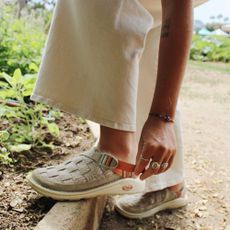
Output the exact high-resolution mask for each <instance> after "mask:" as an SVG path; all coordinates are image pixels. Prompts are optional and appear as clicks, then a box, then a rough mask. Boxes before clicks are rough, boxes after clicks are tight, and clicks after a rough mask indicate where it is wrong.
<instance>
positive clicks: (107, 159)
mask: <svg viewBox="0 0 230 230" xmlns="http://www.w3.org/2000/svg"><path fill="white" fill-rule="evenodd" d="M82 155H85V156H86V157H88V158H91V159H92V160H94V161H95V162H97V163H98V165H99V166H100V167H101V168H102V169H105V170H108V169H109V170H111V171H113V172H114V173H116V174H118V175H119V176H122V177H124V178H127V177H133V178H134V177H136V175H135V174H134V168H135V165H134V164H130V163H127V162H124V161H121V160H118V159H117V158H116V157H114V156H113V155H112V154H110V153H108V152H104V151H100V150H98V149H97V148H96V147H95V148H94V149H92V151H90V152H88V153H87V154H82Z"/></svg>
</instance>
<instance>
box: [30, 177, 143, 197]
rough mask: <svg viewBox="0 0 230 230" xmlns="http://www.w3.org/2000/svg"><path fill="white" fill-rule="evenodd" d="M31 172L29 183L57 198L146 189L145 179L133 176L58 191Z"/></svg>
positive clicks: (37, 189)
mask: <svg viewBox="0 0 230 230" xmlns="http://www.w3.org/2000/svg"><path fill="white" fill-rule="evenodd" d="M31 174H32V173H29V174H28V175H27V176H26V180H27V182H28V184H29V185H30V186H31V187H32V188H33V189H34V190H35V191H37V192H38V193H40V194H42V195H43V196H45V197H50V198H53V199H55V200H80V199H85V198H93V197H96V196H103V195H122V194H134V193H140V192H143V191H144V190H145V181H141V180H139V179H133V178H125V179H121V180H118V181H115V182H111V183H109V184H105V185H103V186H100V187H97V188H93V189H89V190H84V191H79V192H65V191H56V190H52V189H49V188H45V187H43V186H42V185H40V184H39V183H38V182H37V181H36V180H34V179H33V177H32V175H31Z"/></svg>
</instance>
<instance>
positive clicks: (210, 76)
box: [0, 65, 230, 230]
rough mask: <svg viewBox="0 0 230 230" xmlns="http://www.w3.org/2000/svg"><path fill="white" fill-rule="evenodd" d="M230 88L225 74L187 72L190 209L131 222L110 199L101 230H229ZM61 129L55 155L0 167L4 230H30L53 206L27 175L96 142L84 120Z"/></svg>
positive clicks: (184, 102) (33, 155) (65, 122)
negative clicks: (115, 208) (28, 180)
mask: <svg viewBox="0 0 230 230" xmlns="http://www.w3.org/2000/svg"><path fill="white" fill-rule="evenodd" d="M229 85H230V75H229V74H227V73H224V72H218V71H213V70H212V71H210V70H208V69H200V68H197V67H195V66H192V65H190V66H189V68H188V71H187V74H186V77H185V81H184V84H183V87H182V94H181V110H182V127H183V137H184V138H183V139H184V155H185V156H184V162H185V181H186V186H187V191H188V197H189V200H190V202H189V204H188V206H186V207H184V208H181V209H178V210H171V211H170V210H166V211H162V212H159V213H158V214H156V215H155V216H154V217H150V218H146V219H142V220H129V219H126V218H123V217H122V216H120V215H119V214H118V213H117V212H116V211H114V204H113V202H112V199H110V202H108V204H107V205H106V208H105V212H104V216H103V219H102V222H101V227H100V230H107V229H110V230H113V229H114V230H123V229H124V230H126V229H137V230H148V229H151V230H155V229H156V230H157V229H158V230H163V229H168V230H170V229H171V230H172V229H176V230H180V229H182V230H190V229H193V230H194V229H198V230H224V229H226V230H229V229H230V194H229V192H230V168H229V163H230V154H229V149H230V139H229V133H230V125H229V114H230V88H229ZM57 123H58V125H59V127H60V137H59V138H58V139H57V140H56V147H55V149H54V150H53V152H49V151H46V150H45V149H43V150H42V149H34V150H33V152H23V153H21V154H17V155H16V156H15V157H16V158H17V159H18V162H17V164H16V165H15V166H14V167H6V166H4V165H0V230H13V229H15V230H31V229H33V228H34V226H36V225H37V223H38V222H39V221H40V220H41V219H42V218H43V217H44V215H45V214H46V213H47V212H48V211H49V210H50V209H51V208H52V206H53V205H54V204H55V201H54V200H52V199H48V198H44V197H42V196H40V195H39V194H37V193H36V192H35V191H34V190H33V189H31V188H30V187H29V186H28V185H27V183H26V181H25V176H26V173H27V172H28V171H30V170H32V169H34V168H37V167H41V166H48V165H54V164H56V163H60V162H62V161H63V160H64V159H65V158H66V157H67V156H69V155H70V154H75V153H78V152H80V151H84V150H86V149H88V148H89V147H90V146H91V145H92V143H93V142H94V138H93V136H92V134H91V133H90V132H89V128H88V126H87V124H86V123H85V122H83V121H82V119H79V118H77V117H75V116H73V115H70V114H67V113H64V112H63V114H62V117H61V118H60V119H59V120H57ZM44 230H45V229H44ZM87 230H88V229H87Z"/></svg>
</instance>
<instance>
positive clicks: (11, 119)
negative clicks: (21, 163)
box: [0, 64, 61, 163]
mask: <svg viewBox="0 0 230 230" xmlns="http://www.w3.org/2000/svg"><path fill="white" fill-rule="evenodd" d="M30 68H33V69H36V68H37V67H36V66H35V65H34V64H32V65H30ZM0 77H1V79H0V100H1V101H0V102H1V103H0V118H1V120H2V123H3V124H2V126H4V124H5V128H4V129H3V130H2V131H1V132H0V161H2V162H3V163H12V162H14V159H11V157H10V152H12V151H14V152H21V151H25V150H30V149H31V148H33V147H38V146H39V147H44V146H45V147H49V148H53V143H52V141H51V142H50V143H46V136H47V134H51V135H52V136H54V137H58V136H59V128H58V126H57V125H56V124H55V123H54V121H55V118H56V117H59V116H60V114H61V113H60V112H59V111H57V110H53V109H51V108H49V107H47V106H45V105H43V104H41V103H37V102H35V103H34V104H32V103H26V102H25V99H26V97H28V96H29V95H31V93H32V89H33V87H34V82H35V80H36V74H26V75H24V76H23V75H22V73H21V71H20V69H16V70H15V71H14V74H13V76H12V77H11V76H10V75H8V74H6V73H1V74H0Z"/></svg>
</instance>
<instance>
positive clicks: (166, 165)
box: [161, 162, 169, 169]
mask: <svg viewBox="0 0 230 230" xmlns="http://www.w3.org/2000/svg"><path fill="white" fill-rule="evenodd" d="M168 165H169V163H167V162H165V163H162V164H161V168H163V169H166V168H167V167H168Z"/></svg>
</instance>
